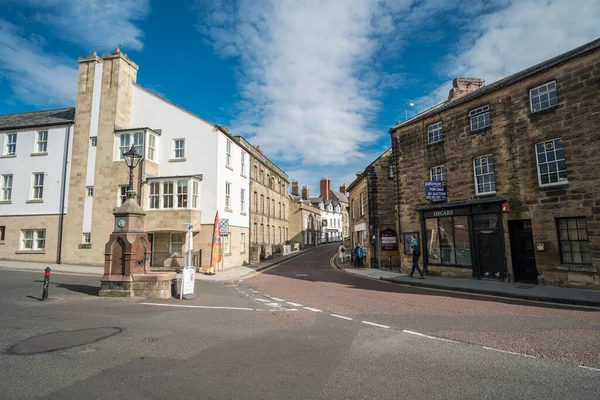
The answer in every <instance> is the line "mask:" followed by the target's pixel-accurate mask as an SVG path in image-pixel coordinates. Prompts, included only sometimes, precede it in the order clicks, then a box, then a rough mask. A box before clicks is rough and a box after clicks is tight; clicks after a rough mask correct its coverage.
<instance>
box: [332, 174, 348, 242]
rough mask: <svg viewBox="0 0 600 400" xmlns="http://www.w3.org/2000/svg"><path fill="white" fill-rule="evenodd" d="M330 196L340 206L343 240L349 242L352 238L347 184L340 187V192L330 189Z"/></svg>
mask: <svg viewBox="0 0 600 400" xmlns="http://www.w3.org/2000/svg"><path fill="white" fill-rule="evenodd" d="M329 196H330V197H331V199H332V200H333V201H334V202H337V203H339V204H340V210H341V216H342V226H341V235H342V240H348V239H349V237H350V220H349V216H348V204H349V203H348V192H347V191H346V184H342V185H340V190H339V191H337V190H333V189H329Z"/></svg>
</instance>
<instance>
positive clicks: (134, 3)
mask: <svg viewBox="0 0 600 400" xmlns="http://www.w3.org/2000/svg"><path fill="white" fill-rule="evenodd" d="M25 3H26V4H29V5H30V6H33V7H34V8H35V11H34V14H33V15H34V18H35V20H36V21H38V22H40V23H43V24H45V25H49V26H50V27H52V28H54V29H55V30H56V33H57V34H58V35H59V36H60V37H61V38H63V39H64V40H68V41H70V42H73V43H75V44H78V45H82V46H97V47H98V48H99V49H105V48H109V49H112V48H115V47H117V46H118V45H119V44H122V45H123V49H124V51H127V50H128V49H131V50H141V49H142V48H143V42H142V37H143V32H142V30H141V29H140V28H138V27H137V26H136V24H135V21H142V20H143V19H144V18H146V16H147V15H148V13H149V12H150V6H149V0H26V1H25ZM98 52H100V51H98Z"/></svg>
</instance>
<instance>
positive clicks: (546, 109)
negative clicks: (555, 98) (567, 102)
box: [529, 104, 560, 117]
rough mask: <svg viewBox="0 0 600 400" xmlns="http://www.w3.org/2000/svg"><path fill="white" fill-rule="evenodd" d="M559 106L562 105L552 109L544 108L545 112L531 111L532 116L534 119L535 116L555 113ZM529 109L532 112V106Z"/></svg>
mask: <svg viewBox="0 0 600 400" xmlns="http://www.w3.org/2000/svg"><path fill="white" fill-rule="evenodd" d="M559 106H560V104H557V105H555V106H552V107H548V108H544V109H543V110H539V111H531V114H530V115H531V116H532V117H535V116H538V115H544V114H549V113H554V112H556V110H557V109H558V108H559ZM529 109H530V110H531V106H530V108H529Z"/></svg>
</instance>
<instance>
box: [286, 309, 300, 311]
mask: <svg viewBox="0 0 600 400" xmlns="http://www.w3.org/2000/svg"><path fill="white" fill-rule="evenodd" d="M285 311H298V310H297V309H295V308H288V309H287V310H285Z"/></svg>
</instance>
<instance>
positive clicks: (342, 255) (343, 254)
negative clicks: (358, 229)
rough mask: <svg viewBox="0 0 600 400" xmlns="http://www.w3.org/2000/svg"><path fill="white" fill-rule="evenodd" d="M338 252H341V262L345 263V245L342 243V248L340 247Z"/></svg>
mask: <svg viewBox="0 0 600 400" xmlns="http://www.w3.org/2000/svg"><path fill="white" fill-rule="evenodd" d="M338 252H339V256H340V262H342V263H343V262H344V256H345V253H346V248H345V247H344V244H343V243H340V247H338Z"/></svg>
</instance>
